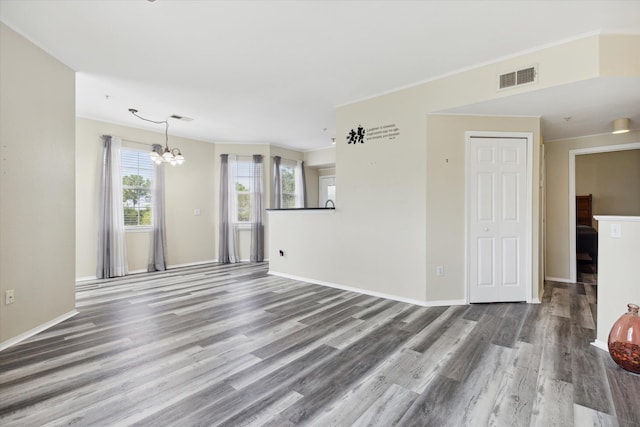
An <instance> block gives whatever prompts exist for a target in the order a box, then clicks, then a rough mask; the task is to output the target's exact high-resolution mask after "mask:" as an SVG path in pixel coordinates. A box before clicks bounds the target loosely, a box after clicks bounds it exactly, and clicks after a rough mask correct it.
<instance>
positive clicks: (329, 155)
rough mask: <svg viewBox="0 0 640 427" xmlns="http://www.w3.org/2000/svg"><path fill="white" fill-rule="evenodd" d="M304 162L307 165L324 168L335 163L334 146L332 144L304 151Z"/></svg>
mask: <svg viewBox="0 0 640 427" xmlns="http://www.w3.org/2000/svg"><path fill="white" fill-rule="evenodd" d="M304 163H305V164H306V165H307V166H309V167H318V168H326V167H333V166H335V164H336V147H335V145H332V146H331V147H328V148H323V149H321V150H313V151H305V153H304Z"/></svg>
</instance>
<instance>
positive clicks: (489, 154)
mask: <svg viewBox="0 0 640 427" xmlns="http://www.w3.org/2000/svg"><path fill="white" fill-rule="evenodd" d="M469 144H470V147H469V148H470V150H469V156H470V158H469V161H468V168H469V170H468V173H469V175H468V176H469V181H468V184H467V185H468V186H469V188H468V198H469V199H468V204H467V206H468V208H467V209H468V211H467V215H468V224H469V230H468V232H469V236H468V245H469V247H468V251H469V301H470V302H472V303H473V302H507V301H526V292H527V286H526V279H527V277H526V265H527V264H526V253H527V251H526V245H527V215H526V206H527V199H526V197H527V191H526V190H527V187H526V185H527V179H526V178H527V143H526V139H521V138H508V139H507V138H471V140H470V143H469Z"/></svg>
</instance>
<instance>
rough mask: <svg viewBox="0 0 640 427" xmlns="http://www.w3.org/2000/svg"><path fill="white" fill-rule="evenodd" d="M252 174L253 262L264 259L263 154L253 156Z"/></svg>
mask: <svg viewBox="0 0 640 427" xmlns="http://www.w3.org/2000/svg"><path fill="white" fill-rule="evenodd" d="M251 175H252V178H253V183H252V184H253V198H252V200H251V255H250V258H249V260H250V261H251V262H262V261H264V224H263V218H262V211H263V206H262V200H263V195H262V156H261V155H260V154H255V155H254V156H253V165H252V171H251Z"/></svg>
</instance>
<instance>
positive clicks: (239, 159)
mask: <svg viewBox="0 0 640 427" xmlns="http://www.w3.org/2000/svg"><path fill="white" fill-rule="evenodd" d="M241 164H243V166H242V168H241V167H240V165H241ZM245 164H246V167H245ZM235 167H236V170H235V171H234V173H233V177H234V179H235V183H234V184H235V185H234V191H235V198H236V212H235V214H236V215H235V218H234V223H235V224H236V225H237V226H238V227H239V228H251V207H252V206H253V198H254V191H253V177H252V175H251V170H252V168H253V158H252V156H239V155H236V164H235ZM241 169H242V170H244V169H246V170H247V175H240V174H239V171H240V170H241ZM240 179H247V180H248V188H247V190H246V191H238V184H242V183H241V182H240ZM242 185H243V187H244V184H242ZM240 195H248V196H249V206H248V209H249V218H248V219H247V220H246V221H240V220H239V216H240V209H239V206H240Z"/></svg>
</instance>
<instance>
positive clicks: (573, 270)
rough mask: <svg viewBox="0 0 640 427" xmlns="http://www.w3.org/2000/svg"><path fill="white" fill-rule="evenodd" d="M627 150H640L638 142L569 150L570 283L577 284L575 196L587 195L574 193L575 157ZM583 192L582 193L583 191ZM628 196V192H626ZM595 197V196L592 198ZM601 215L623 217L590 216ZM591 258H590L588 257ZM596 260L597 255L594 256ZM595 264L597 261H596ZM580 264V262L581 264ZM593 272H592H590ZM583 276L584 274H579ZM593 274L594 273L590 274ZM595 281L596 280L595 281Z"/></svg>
mask: <svg viewBox="0 0 640 427" xmlns="http://www.w3.org/2000/svg"><path fill="white" fill-rule="evenodd" d="M628 150H640V142H636V143H630V144H619V145H608V146H607V145H605V146H599V147H589V148H581V149H576V150H569V263H570V265H569V275H570V277H569V278H570V281H571V282H572V283H577V282H578V261H579V259H578V255H577V252H578V251H577V249H578V243H577V234H578V233H577V225H578V221H577V208H576V201H577V198H576V196H588V194H577V193H576V156H580V155H586V154H597V153H609V152H617V151H628ZM625 185H626V184H625V183H624V182H623V183H621V186H622V187H624V186H625ZM583 192H584V191H583ZM627 194H628V192H627ZM594 197H597V196H594ZM591 203H592V205H594V206H597V204H598V200H597V199H596V200H592V202H591ZM595 214H601V215H615V214H619V215H623V214H624V213H623V212H615V211H614V212H602V211H598V208H597V207H596V210H595V211H594V212H592V215H595ZM593 222H594V227H593V228H594V229H595V230H596V231H597V223H596V221H593ZM590 258H591V257H590ZM596 258H597V254H596ZM596 262H597V261H596ZM581 264H582V262H581ZM592 271H594V270H592ZM581 273H582V274H585V272H581ZM586 274H589V271H586ZM591 274H594V273H591ZM594 277H597V276H592V277H589V276H587V278H589V279H593V278H594ZM596 280H597V279H596Z"/></svg>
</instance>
